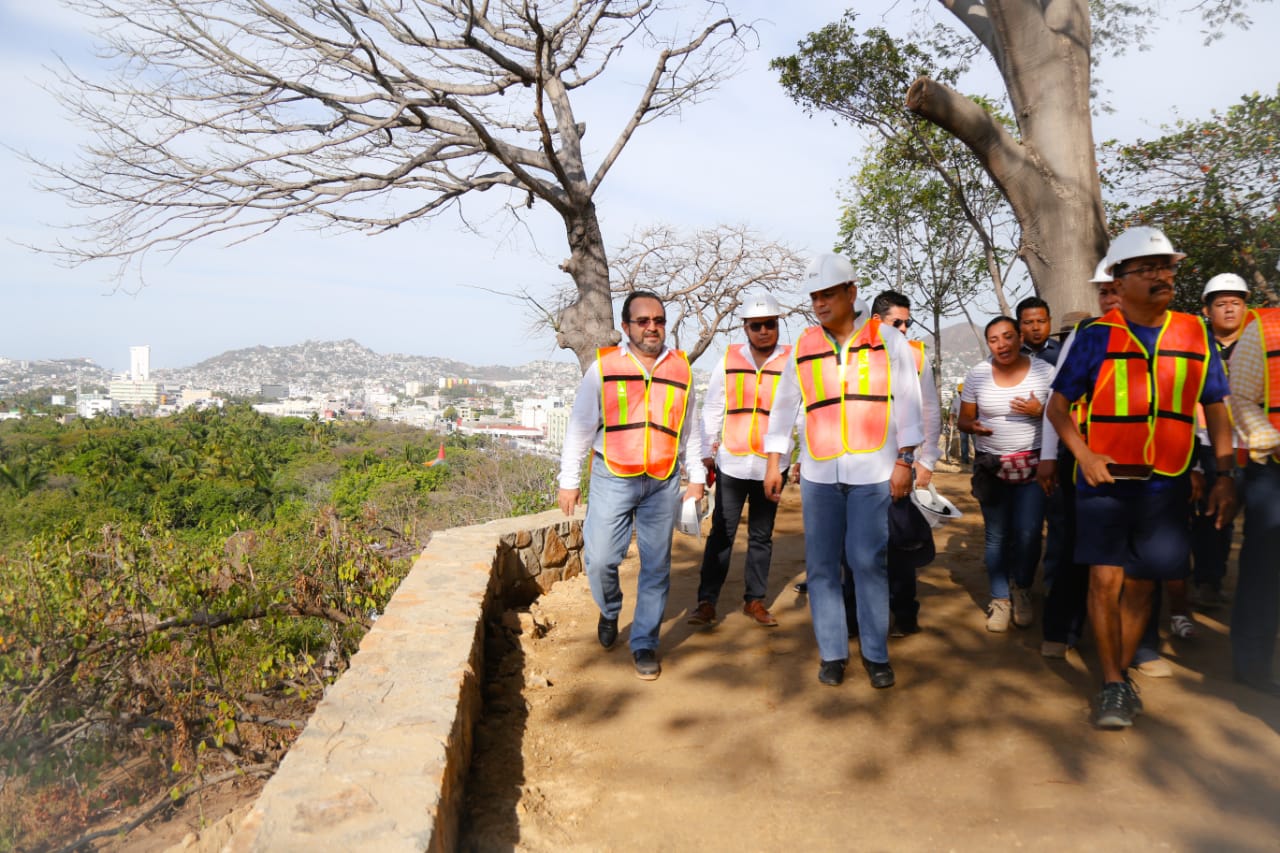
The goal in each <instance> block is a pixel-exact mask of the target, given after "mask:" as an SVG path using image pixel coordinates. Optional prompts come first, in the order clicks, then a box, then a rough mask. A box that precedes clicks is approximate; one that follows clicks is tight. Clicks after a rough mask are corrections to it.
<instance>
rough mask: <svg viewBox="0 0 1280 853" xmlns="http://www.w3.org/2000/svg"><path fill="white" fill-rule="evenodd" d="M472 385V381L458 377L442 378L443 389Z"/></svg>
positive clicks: (441, 385)
mask: <svg viewBox="0 0 1280 853" xmlns="http://www.w3.org/2000/svg"><path fill="white" fill-rule="evenodd" d="M470 384H471V380H470V379H465V378H460V377H457V376H441V377H440V387H441V388H456V387H457V386H459V385H470Z"/></svg>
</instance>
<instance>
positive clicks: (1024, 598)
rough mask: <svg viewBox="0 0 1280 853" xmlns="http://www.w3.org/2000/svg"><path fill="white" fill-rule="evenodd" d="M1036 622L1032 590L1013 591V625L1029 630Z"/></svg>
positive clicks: (1015, 589)
mask: <svg viewBox="0 0 1280 853" xmlns="http://www.w3.org/2000/svg"><path fill="white" fill-rule="evenodd" d="M1035 621H1036V610H1035V607H1034V606H1033V605H1032V604H1031V590H1029V589H1018V588H1016V587H1015V588H1014V589H1013V624H1015V625H1017V626H1018V627H1019V628H1027V627H1030V626H1031V623H1032V622H1035Z"/></svg>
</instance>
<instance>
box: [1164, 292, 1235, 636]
mask: <svg viewBox="0 0 1280 853" xmlns="http://www.w3.org/2000/svg"><path fill="white" fill-rule="evenodd" d="M1248 298H1249V286H1248V285H1247V284H1245V281H1244V279H1243V278H1241V277H1240V276H1238V275H1236V274H1235V273H1222V274H1221V275H1215V276H1214V277H1213V278H1211V279H1209V280H1208V281H1207V282H1205V286H1204V291H1203V293H1201V299H1202V300H1203V301H1204V317H1205V322H1206V323H1208V324H1209V331H1210V332H1211V333H1212V334H1213V339H1214V341H1215V342H1216V343H1217V345H1218V352H1219V353H1220V354H1221V355H1222V360H1223V361H1224V362H1228V363H1229V362H1230V361H1231V353H1232V350H1234V349H1235V345H1236V341H1237V340H1239V338H1240V333H1241V331H1242V330H1243V329H1244V321H1245V317H1246V316H1247V314H1248V311H1249V306H1248V304H1247V303H1246V300H1247V299H1248ZM1227 378H1228V380H1230V375H1228V377H1227ZM1201 426H1202V427H1203V424H1201ZM1199 439H1200V441H1199V443H1198V444H1197V445H1196V458H1197V459H1198V460H1199V462H1200V468H1201V470H1202V471H1203V472H1204V475H1205V484H1206V486H1212V485H1213V481H1214V480H1215V479H1216V477H1217V475H1216V474H1215V473H1214V472H1215V471H1216V466H1215V465H1214V463H1213V449H1212V448H1211V447H1210V446H1209V444H1208V439H1209V437H1208V435H1207V434H1206V433H1205V432H1204V430H1203V429H1201V430H1200V434H1199ZM1236 462H1237V463H1239V465H1241V466H1244V465H1245V464H1246V462H1247V459H1242V458H1240V455H1239V454H1237V457H1236ZM1242 473H1243V472H1242V471H1239V470H1237V472H1236V476H1237V482H1236V485H1237V487H1238V486H1239V485H1240V484H1239V480H1238V478H1239V476H1240V475H1241V474H1242ZM1194 506H1195V509H1194V511H1193V512H1192V514H1191V563H1192V566H1193V573H1192V580H1193V581H1194V583H1195V587H1194V591H1195V601H1196V604H1198V605H1199V606H1200V607H1201V608H1202V609H1205V610H1209V609H1212V608H1215V607H1219V606H1221V605H1222V579H1223V578H1224V577H1226V575H1227V559H1228V557H1229V556H1230V554H1231V534H1232V533H1233V532H1234V530H1233V526H1232V525H1226V526H1225V527H1221V528H1219V527H1215V526H1214V523H1213V518H1211V517H1210V516H1208V515H1206V514H1205V512H1204V502H1203V501H1197V502H1196V504H1195V505H1194ZM1174 619H1175V620H1177V619H1178V617H1177V616H1176V615H1175V616H1174ZM1182 620H1183V621H1181V622H1180V623H1178V622H1175V624H1174V626H1173V631H1174V633H1175V634H1176V635H1178V636H1187V634H1186V633H1185V632H1187V631H1191V632H1194V628H1193V626H1192V624H1191V620H1190V614H1186V615H1184V616H1183V617H1182Z"/></svg>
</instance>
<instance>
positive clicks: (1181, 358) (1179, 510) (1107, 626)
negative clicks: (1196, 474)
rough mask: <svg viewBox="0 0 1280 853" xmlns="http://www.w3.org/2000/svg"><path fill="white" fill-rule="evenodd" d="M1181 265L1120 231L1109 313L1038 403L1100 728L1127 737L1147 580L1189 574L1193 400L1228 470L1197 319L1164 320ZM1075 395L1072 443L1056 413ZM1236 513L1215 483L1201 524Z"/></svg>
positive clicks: (1219, 402)
mask: <svg viewBox="0 0 1280 853" xmlns="http://www.w3.org/2000/svg"><path fill="white" fill-rule="evenodd" d="M1184 257H1186V256H1185V255H1184V254H1182V253H1181V252H1178V251H1175V250H1174V248H1173V245H1172V244H1171V243H1170V242H1169V239H1168V238H1167V237H1166V236H1165V235H1164V233H1163V232H1161V231H1160V230H1159V229H1156V228H1150V227H1135V228H1130V229H1129V230H1127V231H1125V232H1123V233H1121V234H1120V235H1119V236H1117V237H1116V239H1115V240H1114V241H1112V243H1111V246H1110V248H1109V249H1108V251H1107V256H1106V258H1105V259H1104V262H1105V267H1106V269H1105V270H1104V271H1105V272H1107V273H1109V274H1110V275H1111V276H1112V278H1114V279H1115V281H1116V282H1117V285H1118V287H1117V293H1118V295H1119V297H1120V305H1119V307H1118V308H1114V309H1112V310H1111V311H1108V312H1107V313H1106V314H1104V315H1103V316H1102V317H1100V318H1098V319H1097V320H1096V321H1094V322H1093V323H1091V324H1090V325H1088V326H1085V327H1083V328H1081V329H1080V330H1079V331H1078V332H1077V333H1076V339H1075V341H1074V342H1073V344H1072V347H1071V350H1070V352H1069V353H1068V354H1067V356H1066V358H1065V359H1063V360H1062V362H1061V364H1059V365H1058V373H1057V375H1056V377H1055V378H1054V381H1053V392H1054V393H1053V394H1052V395H1051V396H1050V397H1049V401H1048V415H1049V422H1050V423H1052V424H1053V427H1054V429H1055V430H1057V433H1058V436H1059V438H1060V439H1061V441H1062V444H1063V445H1065V446H1066V448H1067V449H1068V450H1070V451H1071V452H1072V454H1074V456H1075V458H1076V463H1077V466H1078V471H1079V477H1078V479H1077V483H1076V486H1077V488H1076V517H1077V531H1076V542H1075V549H1076V550H1075V559H1076V560H1077V561H1078V562H1080V563H1086V564H1088V565H1089V567H1090V568H1089V593H1088V610H1089V622H1090V623H1091V625H1092V626H1093V632H1094V637H1095V641H1096V644H1097V648H1098V658H1099V663H1100V665H1101V666H1100V668H1101V670H1102V680H1103V684H1102V690H1101V692H1100V693H1099V694H1098V698H1097V708H1096V715H1095V717H1094V723H1095V725H1097V726H1098V727H1099V728H1126V727H1128V726H1131V725H1133V718H1134V716H1135V715H1136V714H1138V713H1140V712H1141V711H1142V703H1141V701H1140V700H1139V699H1138V696H1137V693H1136V691H1135V690H1134V688H1133V686H1132V684H1131V683H1130V682H1129V680H1128V676H1127V674H1126V668H1127V667H1128V665H1129V663H1130V662H1131V661H1132V660H1133V659H1134V654H1135V653H1136V652H1137V649H1138V644H1139V641H1140V639H1141V637H1142V633H1143V630H1144V628H1145V627H1146V625H1147V619H1148V618H1149V616H1150V613H1151V601H1152V594H1153V592H1154V590H1155V586H1156V584H1157V583H1158V582H1159V581H1162V580H1169V579H1176V578H1182V577H1186V574H1187V570H1188V568H1189V562H1188V560H1189V555H1190V550H1191V542H1190V532H1189V530H1188V524H1187V503H1188V501H1189V500H1190V497H1191V477H1190V474H1189V470H1190V462H1191V457H1192V452H1193V450H1194V448H1195V441H1196V436H1195V411H1196V405H1197V404H1200V405H1202V406H1203V408H1204V413H1205V420H1206V422H1207V424H1208V428H1209V436H1210V439H1211V441H1212V444H1213V452H1214V457H1215V462H1216V466H1217V470H1218V472H1219V473H1225V472H1229V471H1230V470H1231V469H1232V468H1233V467H1234V466H1235V453H1234V451H1233V450H1232V447H1231V420H1230V417H1229V415H1228V414H1227V409H1226V404H1225V402H1224V401H1225V399H1226V397H1227V395H1228V388H1227V377H1226V372H1225V370H1224V369H1223V366H1222V359H1221V357H1220V356H1219V354H1218V349H1217V347H1216V346H1213V345H1212V344H1211V343H1210V341H1209V336H1208V331H1207V330H1206V328H1205V326H1204V324H1203V323H1201V322H1200V320H1199V319H1198V318H1196V317H1194V316H1192V315H1190V314H1182V313H1179V312H1176V311H1170V310H1169V303H1170V302H1171V301H1172V299H1173V280H1174V271H1175V270H1176V269H1177V264H1178V261H1180V260H1182V259H1183V258H1184ZM1082 398H1083V399H1084V400H1085V403H1084V406H1085V425H1084V433H1083V434H1082V432H1081V429H1080V427H1079V426H1078V425H1077V423H1076V420H1075V419H1074V418H1072V416H1071V414H1070V412H1069V407H1070V405H1071V403H1072V402H1073V401H1076V400H1080V399H1082ZM1086 435H1087V438H1086V437H1085V436H1086ZM1081 480H1083V482H1081ZM1235 503H1236V496H1235V483H1234V478H1232V477H1230V476H1222V477H1219V478H1218V479H1217V481H1215V483H1214V485H1213V488H1212V490H1211V491H1210V493H1209V497H1208V501H1207V503H1206V511H1207V514H1209V515H1212V516H1214V517H1215V518H1216V523H1217V524H1218V525H1219V526H1223V525H1226V524H1229V523H1230V521H1231V518H1232V516H1233V515H1234V514H1235Z"/></svg>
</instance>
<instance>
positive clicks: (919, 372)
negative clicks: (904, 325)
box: [907, 341, 924, 376]
mask: <svg viewBox="0 0 1280 853" xmlns="http://www.w3.org/2000/svg"><path fill="white" fill-rule="evenodd" d="M907 343H909V344H911V354H912V355H913V356H915V358H916V376H923V375H924V341H907Z"/></svg>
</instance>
